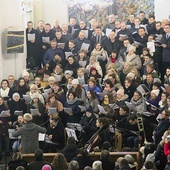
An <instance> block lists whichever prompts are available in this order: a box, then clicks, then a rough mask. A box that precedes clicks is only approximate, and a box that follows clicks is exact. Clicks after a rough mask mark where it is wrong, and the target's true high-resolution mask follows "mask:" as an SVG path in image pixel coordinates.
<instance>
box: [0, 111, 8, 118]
mask: <svg viewBox="0 0 170 170" xmlns="http://www.w3.org/2000/svg"><path fill="white" fill-rule="evenodd" d="M9 112H10V110H4V111H2V112H1V113H0V117H8V115H9Z"/></svg>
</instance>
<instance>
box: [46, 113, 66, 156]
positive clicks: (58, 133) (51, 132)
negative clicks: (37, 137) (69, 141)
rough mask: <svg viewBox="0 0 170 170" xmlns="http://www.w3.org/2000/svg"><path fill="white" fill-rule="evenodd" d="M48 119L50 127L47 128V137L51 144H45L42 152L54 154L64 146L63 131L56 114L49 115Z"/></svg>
mask: <svg viewBox="0 0 170 170" xmlns="http://www.w3.org/2000/svg"><path fill="white" fill-rule="evenodd" d="M49 118H50V125H49V126H48V127H47V135H48V137H49V138H50V140H51V141H52V142H53V143H51V144H49V143H45V146H44V152H52V153H56V152H57V150H61V149H63V148H64V146H65V142H66V141H65V130H64V125H63V124H62V122H61V121H60V118H59V116H58V114H50V115H49Z"/></svg>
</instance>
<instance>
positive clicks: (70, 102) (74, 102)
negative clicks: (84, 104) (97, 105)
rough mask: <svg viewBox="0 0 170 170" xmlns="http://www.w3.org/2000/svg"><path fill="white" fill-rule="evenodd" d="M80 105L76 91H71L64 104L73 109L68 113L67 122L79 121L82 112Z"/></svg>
mask: <svg viewBox="0 0 170 170" xmlns="http://www.w3.org/2000/svg"><path fill="white" fill-rule="evenodd" d="M79 105H80V102H79V100H78V99H77V97H76V94H75V93H74V92H69V93H68V96H67V101H66V102H65V105H64V106H65V107H66V108H71V109H72V111H70V112H67V113H66V122H68V123H78V122H79V121H80V118H81V116H82V114H81V110H80V108H79Z"/></svg>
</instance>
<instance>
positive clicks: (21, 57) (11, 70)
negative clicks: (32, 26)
mask: <svg viewBox="0 0 170 170" xmlns="http://www.w3.org/2000/svg"><path fill="white" fill-rule="evenodd" d="M22 25H23V23H22V16H21V15H20V13H19V1H18V0H5V1H3V3H2V4H1V5H0V38H1V41H0V81H1V80H2V78H7V76H8V75H9V74H13V75H14V76H16V78H18V77H19V75H20V73H21V72H22V70H23V69H24V68H25V58H26V54H25V53H23V54H16V60H15V57H14V54H7V53H6V44H7V41H6V29H7V28H8V27H9V26H17V27H22ZM15 61H16V65H15Z"/></svg>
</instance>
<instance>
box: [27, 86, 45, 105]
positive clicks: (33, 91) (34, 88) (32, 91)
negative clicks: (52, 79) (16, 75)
mask: <svg viewBox="0 0 170 170" xmlns="http://www.w3.org/2000/svg"><path fill="white" fill-rule="evenodd" d="M26 94H27V95H29V96H30V97H31V99H33V96H34V95H35V94H37V95H38V98H39V100H40V101H41V103H42V104H44V103H45V102H44V98H43V96H42V94H40V92H39V90H38V87H37V85H35V84H32V85H31V86H30V91H29V92H27V93H26Z"/></svg>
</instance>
